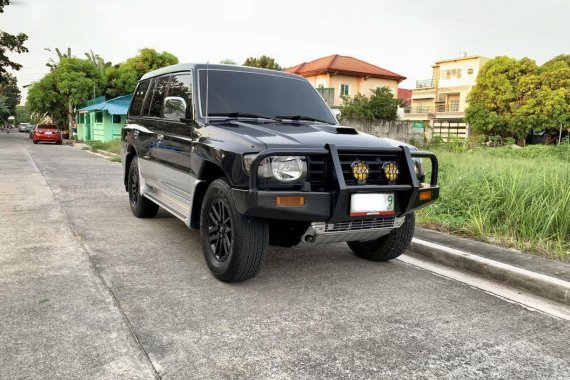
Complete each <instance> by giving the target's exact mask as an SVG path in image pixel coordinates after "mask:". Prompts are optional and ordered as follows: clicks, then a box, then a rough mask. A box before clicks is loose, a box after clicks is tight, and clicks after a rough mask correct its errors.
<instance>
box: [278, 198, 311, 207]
mask: <svg viewBox="0 0 570 380" xmlns="http://www.w3.org/2000/svg"><path fill="white" fill-rule="evenodd" d="M275 201H276V203H277V206H279V207H299V206H304V205H305V197H277V198H276V199H275Z"/></svg>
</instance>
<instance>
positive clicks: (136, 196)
mask: <svg viewBox="0 0 570 380" xmlns="http://www.w3.org/2000/svg"><path fill="white" fill-rule="evenodd" d="M127 178H128V182H127V190H128V192H129V203H130V205H131V211H132V212H133V214H134V215H135V216H136V217H137V218H152V217H153V216H155V215H156V213H157V212H158V205H157V204H156V203H154V202H153V201H151V200H150V199H148V198H145V197H143V196H142V195H141V192H140V176H139V161H138V158H137V157H134V158H133V159H132V161H131V165H130V166H129V175H128V177H127Z"/></svg>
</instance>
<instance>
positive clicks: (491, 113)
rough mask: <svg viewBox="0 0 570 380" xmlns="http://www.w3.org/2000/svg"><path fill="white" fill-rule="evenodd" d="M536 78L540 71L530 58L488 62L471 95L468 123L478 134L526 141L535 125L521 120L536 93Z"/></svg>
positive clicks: (482, 69)
mask: <svg viewBox="0 0 570 380" xmlns="http://www.w3.org/2000/svg"><path fill="white" fill-rule="evenodd" d="M537 75H538V67H537V65H536V63H535V62H534V61H533V60H531V59H529V58H523V59H521V60H517V59H514V58H509V57H496V58H494V59H491V60H489V61H488V62H487V63H486V64H485V65H484V66H483V67H482V68H481V71H480V72H479V75H478V77H477V82H476V85H475V87H474V88H473V90H471V93H470V94H469V98H468V99H469V107H468V108H467V110H466V120H467V122H468V123H469V124H470V125H471V126H472V127H473V128H474V129H476V130H481V131H484V132H487V133H490V134H497V135H500V136H503V137H510V136H517V137H519V138H520V139H524V138H525V137H526V134H527V133H528V131H529V130H530V129H531V128H532V123H529V122H526V119H525V118H524V117H522V116H523V115H524V114H525V113H524V112H522V111H521V107H522V106H523V105H524V104H525V102H526V101H527V100H528V98H529V97H530V96H531V95H532V92H533V91H535V90H536V87H537V83H538V82H539V81H538V77H537Z"/></svg>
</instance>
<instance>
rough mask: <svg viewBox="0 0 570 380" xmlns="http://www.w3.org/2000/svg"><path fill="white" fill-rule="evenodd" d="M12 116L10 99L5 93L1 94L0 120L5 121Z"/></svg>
mask: <svg viewBox="0 0 570 380" xmlns="http://www.w3.org/2000/svg"><path fill="white" fill-rule="evenodd" d="M8 116H10V107H9V106H8V99H7V98H6V96H4V95H0V121H1V122H2V123H4V122H5V121H6V119H7V118H8Z"/></svg>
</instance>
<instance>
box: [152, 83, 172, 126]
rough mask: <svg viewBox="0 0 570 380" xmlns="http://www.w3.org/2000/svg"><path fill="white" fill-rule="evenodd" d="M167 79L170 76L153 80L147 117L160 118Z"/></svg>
mask: <svg viewBox="0 0 570 380" xmlns="http://www.w3.org/2000/svg"><path fill="white" fill-rule="evenodd" d="M169 79H170V76H164V77H160V78H158V79H156V80H154V82H155V85H154V90H153V91H152V101H151V103H150V111H149V113H148V116H153V117H161V116H162V101H163V100H164V94H165V93H166V87H167V86H168V80H169Z"/></svg>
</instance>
